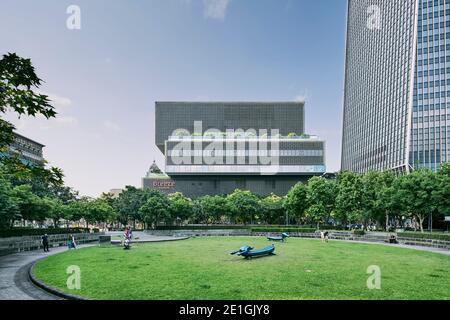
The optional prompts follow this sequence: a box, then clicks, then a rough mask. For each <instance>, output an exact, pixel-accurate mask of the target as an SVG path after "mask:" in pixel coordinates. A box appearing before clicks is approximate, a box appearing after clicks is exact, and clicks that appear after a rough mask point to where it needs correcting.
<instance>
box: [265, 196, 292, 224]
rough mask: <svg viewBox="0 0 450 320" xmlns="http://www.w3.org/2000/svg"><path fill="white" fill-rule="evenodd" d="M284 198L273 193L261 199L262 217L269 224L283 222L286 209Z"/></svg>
mask: <svg viewBox="0 0 450 320" xmlns="http://www.w3.org/2000/svg"><path fill="white" fill-rule="evenodd" d="M283 204H284V198H282V197H280V196H277V195H275V194H271V195H269V196H267V197H265V198H263V199H261V200H260V207H261V217H260V218H261V219H262V220H263V221H264V222H265V223H267V224H283V223H284V222H285V213H286V210H285V209H284V207H283Z"/></svg>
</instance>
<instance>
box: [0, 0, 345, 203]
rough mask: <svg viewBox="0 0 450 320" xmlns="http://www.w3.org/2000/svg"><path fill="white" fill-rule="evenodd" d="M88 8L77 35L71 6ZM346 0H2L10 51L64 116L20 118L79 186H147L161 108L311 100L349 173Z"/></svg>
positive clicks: (310, 108) (1, 24)
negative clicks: (25, 62)
mask: <svg viewBox="0 0 450 320" xmlns="http://www.w3.org/2000/svg"><path fill="white" fill-rule="evenodd" d="M70 5H78V6H79V7H80V9H81V29H80V30H69V29H68V28H67V27H66V20H67V18H68V17H69V15H68V14H67V13H66V10H67V7H68V6H70ZM345 24H346V1H345V0H150V1H149V0H145V1H144V0H140V1H137V0H127V1H119V0H71V1H65V0H41V1H32V0H2V6H1V10H0V39H1V41H0V54H4V53H6V52H17V53H18V54H19V55H21V56H23V57H28V58H31V59H32V61H33V64H34V65H35V67H36V70H37V72H38V75H39V76H40V77H41V78H42V79H44V80H45V85H44V86H43V87H42V88H41V89H42V91H43V92H44V93H47V94H49V95H50V97H51V98H52V99H53V100H54V105H55V106H56V108H57V110H58V111H59V113H60V114H59V116H58V118H57V119H53V120H50V121H44V120H43V119H25V118H22V119H14V117H12V116H9V117H8V119H10V120H12V121H13V122H14V123H15V125H16V126H17V128H18V132H20V133H22V134H24V135H26V136H29V137H30V138H33V139H35V140H37V141H39V142H42V143H44V144H45V145H46V148H45V156H46V158H47V159H48V160H49V162H50V164H51V165H55V166H58V167H61V168H63V170H64V172H65V174H66V182H67V184H68V185H70V186H72V187H74V188H75V189H77V190H80V192H81V194H83V195H90V196H97V195H99V194H100V193H101V192H104V191H108V190H110V189H112V188H122V187H124V186H125V185H136V186H140V184H141V177H142V176H144V174H145V173H146V171H147V170H148V167H149V166H150V164H151V163H152V161H153V159H155V160H156V161H157V162H158V163H159V164H160V165H161V166H162V165H163V163H164V162H163V156H162V154H161V153H160V152H159V151H158V149H157V148H156V147H155V146H154V116H153V113H154V102H155V101H157V100H170V101H173V100H175V101H176V100H199V101H205V100H206V101H208V100H213V101H217V100H225V101H228V100H231V101H236V100H244V101H252V100H257V101H274V100H283V101H290V100H296V99H300V98H306V128H307V132H308V133H311V134H317V135H319V136H321V137H322V138H324V139H326V140H327V166H328V170H329V171H335V170H338V169H339V167H340V146H341V127H342V100H343V81H344V56H345Z"/></svg>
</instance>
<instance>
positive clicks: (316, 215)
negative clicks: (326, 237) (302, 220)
mask: <svg viewBox="0 0 450 320" xmlns="http://www.w3.org/2000/svg"><path fill="white" fill-rule="evenodd" d="M335 200H336V183H335V181H334V180H327V179H325V178H323V177H313V178H311V179H310V180H309V181H308V185H307V203H308V204H309V206H310V207H309V208H308V209H307V211H306V216H307V217H309V218H310V219H311V220H312V221H314V222H316V223H317V227H319V224H320V223H328V222H329V220H330V218H331V213H332V212H333V210H334V207H335Z"/></svg>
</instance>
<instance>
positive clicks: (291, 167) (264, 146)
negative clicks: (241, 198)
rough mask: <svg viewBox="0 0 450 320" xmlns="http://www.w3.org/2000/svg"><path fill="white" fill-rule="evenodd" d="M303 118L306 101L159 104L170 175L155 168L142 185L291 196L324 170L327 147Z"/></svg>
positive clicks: (199, 192) (161, 143) (160, 138)
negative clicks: (292, 190) (308, 132)
mask: <svg viewBox="0 0 450 320" xmlns="http://www.w3.org/2000/svg"><path fill="white" fill-rule="evenodd" d="M304 114H305V112H304V103H300V102H298V103H297V102H273V103H269V102H156V126H155V128H156V134H155V137H156V145H157V146H158V147H159V149H160V150H161V151H162V152H163V153H164V155H165V159H166V160H165V162H166V163H165V173H164V174H163V173H156V174H155V172H152V171H154V170H152V169H151V170H149V173H148V174H147V177H146V178H144V180H143V185H144V187H148V188H156V189H160V190H161V191H163V192H167V193H173V192H177V191H179V192H182V193H183V194H185V195H187V196H189V197H192V198H195V197H199V196H203V195H215V194H228V193H231V192H233V191H234V190H235V189H243V190H250V191H252V192H254V193H257V194H260V195H268V194H271V193H274V194H278V195H285V194H286V193H287V192H288V191H289V189H290V188H291V187H292V186H293V185H295V184H296V183H298V182H301V181H307V180H308V179H309V178H310V177H312V176H315V175H322V174H323V173H325V171H326V170H325V169H326V168H325V142H324V141H322V140H320V139H319V138H318V137H312V136H309V135H306V134H305V132H304V128H305V126H304ZM162 175H165V176H162Z"/></svg>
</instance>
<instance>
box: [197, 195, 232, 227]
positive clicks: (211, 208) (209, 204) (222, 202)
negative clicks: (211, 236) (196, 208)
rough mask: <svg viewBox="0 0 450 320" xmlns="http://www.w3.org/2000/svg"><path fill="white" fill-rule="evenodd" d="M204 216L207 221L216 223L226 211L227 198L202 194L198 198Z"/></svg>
mask: <svg viewBox="0 0 450 320" xmlns="http://www.w3.org/2000/svg"><path fill="white" fill-rule="evenodd" d="M199 202H200V206H201V207H202V210H203V213H204V218H205V220H206V221H208V222H212V223H217V222H220V221H221V220H222V218H223V217H225V216H226V215H227V213H228V210H227V200H226V199H225V197H222V196H204V197H201V198H200V199H199Z"/></svg>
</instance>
